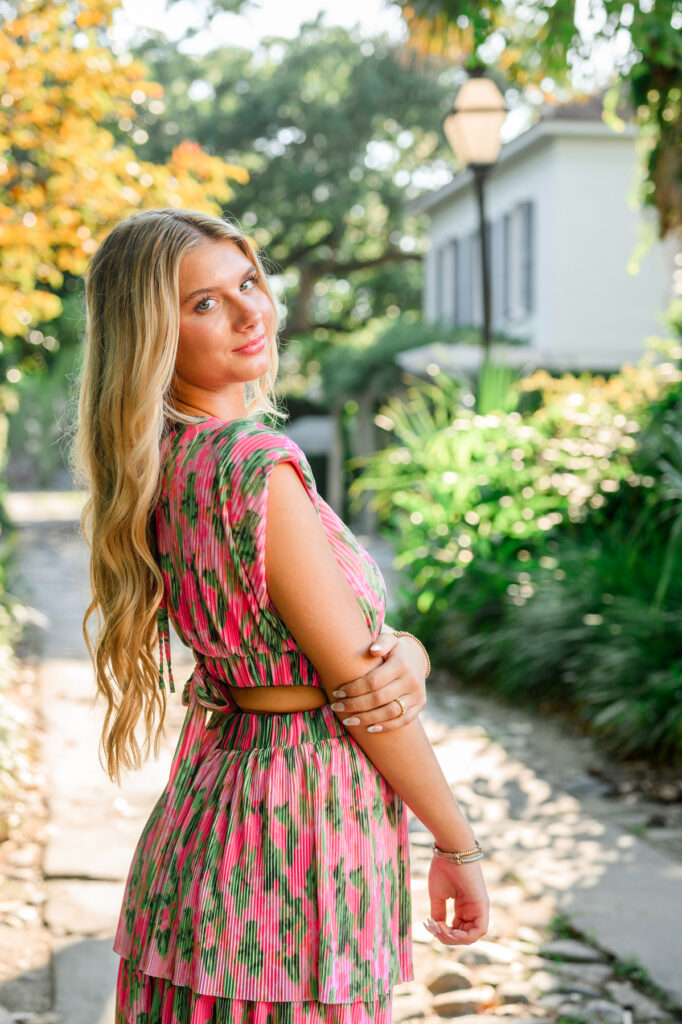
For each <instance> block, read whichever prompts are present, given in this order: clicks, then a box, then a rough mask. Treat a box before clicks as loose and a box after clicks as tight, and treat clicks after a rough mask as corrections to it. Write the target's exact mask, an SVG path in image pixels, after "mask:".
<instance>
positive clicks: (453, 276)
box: [450, 238, 462, 327]
mask: <svg viewBox="0 0 682 1024" xmlns="http://www.w3.org/2000/svg"><path fill="white" fill-rule="evenodd" d="M461 248H462V247H461V245H460V244H459V239H458V238H453V239H452V241H451V242H450V252H451V253H452V263H451V264H450V280H451V282H452V324H453V326H454V327H458V326H459V319H458V317H459V312H460V305H461V293H460V287H459V264H460V261H461V259H462V254H461Z"/></svg>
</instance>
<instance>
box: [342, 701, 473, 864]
mask: <svg viewBox="0 0 682 1024" xmlns="http://www.w3.org/2000/svg"><path fill="white" fill-rule="evenodd" d="M348 732H349V735H351V736H352V737H353V739H354V740H355V741H356V743H358V744H359V746H360V747H361V748H362V749H363V751H364V752H365V753H366V754H367V756H368V757H369V759H370V761H372V763H373V764H374V765H375V766H376V767H377V768H378V769H379V771H380V772H381V774H382V775H383V776H384V778H385V779H386V781H387V782H388V783H389V785H390V786H392V787H393V789H394V790H395V791H396V793H398V795H399V796H401V797H402V798H403V800H404V801H405V803H406V804H407V806H408V807H409V808H410V810H411V811H412V812H413V813H414V814H415V815H416V816H417V818H419V820H420V821H421V823H422V824H423V825H424V826H425V827H426V828H427V829H428V830H429V832H431V834H432V835H433V837H434V839H435V840H436V842H437V843H438V845H439V846H440V847H441V849H444V850H468V849H470V848H471V847H472V846H473V832H472V829H471V826H470V825H469V823H468V822H467V820H466V818H465V817H464V814H463V813H462V811H461V809H460V807H459V804H458V803H457V801H456V800H455V798H454V796H453V795H452V792H451V790H450V787H449V785H448V782H447V779H446V778H445V776H444V775H443V771H442V769H441V767H440V764H439V763H438V759H437V757H436V755H435V752H434V750H433V747H432V746H431V743H430V741H429V739H428V737H427V735H426V733H425V731H424V727H423V725H422V724H421V722H420V720H419V719H418V718H415V719H414V721H412V722H408V723H407V725H404V726H403V727H402V729H396V730H394V731H392V732H390V733H386V734H384V735H382V734H381V733H368V732H367V730H366V729H360V728H355V729H354V728H353V727H352V726H349V727H348Z"/></svg>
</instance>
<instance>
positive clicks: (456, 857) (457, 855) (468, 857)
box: [431, 839, 485, 864]
mask: <svg viewBox="0 0 682 1024" xmlns="http://www.w3.org/2000/svg"><path fill="white" fill-rule="evenodd" d="M474 842H475V844H476V845H475V846H474V848H473V849H472V850H454V851H452V852H450V851H448V850H441V848H440V847H439V846H437V845H436V843H435V841H434V843H433V846H432V847H431V849H432V850H433V852H434V854H435V855H436V856H437V857H445V858H446V859H447V860H452V861H454V862H455V864H472V863H473V862H474V861H475V860H480V859H481V857H485V850H482V849H481V844H480V843H479V841H478V839H475V840H474Z"/></svg>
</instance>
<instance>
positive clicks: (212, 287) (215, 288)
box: [182, 263, 258, 306]
mask: <svg viewBox="0 0 682 1024" xmlns="http://www.w3.org/2000/svg"><path fill="white" fill-rule="evenodd" d="M252 270H255V271H256V272H258V267H257V266H256V265H255V263H250V264H249V265H248V267H247V268H246V270H245V271H244V273H243V274H242V276H241V278H240V281H243V280H244V278H245V277H247V276H248V274H250V273H251V271H252ZM217 291H220V285H219V284H208V285H206V287H205V288H195V290H194V291H193V292H190V293H189V295H186V296H185V298H184V299H183V300H182V305H183V306H184V305H185V303H186V302H189V300H190V299H193V298H194V296H195V295H201V293H202V292H217Z"/></svg>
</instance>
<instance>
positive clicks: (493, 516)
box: [353, 352, 682, 761]
mask: <svg viewBox="0 0 682 1024" xmlns="http://www.w3.org/2000/svg"><path fill="white" fill-rule="evenodd" d="M678 356H679V352H678ZM681 380H682V374H681V373H680V370H679V367H678V366H677V365H676V364H675V363H674V362H661V363H658V364H653V360H652V357H651V356H648V357H646V358H645V359H644V360H643V361H642V362H641V364H640V365H639V366H637V367H631V366H626V367H623V369H622V370H621V372H620V373H619V374H614V375H613V376H612V377H610V378H609V379H608V380H605V379H604V378H603V377H591V376H590V375H588V374H583V375H582V376H581V377H574V376H572V375H568V374H566V375H564V376H562V377H561V378H558V379H555V378H552V377H550V375H549V374H544V373H539V374H534V375H533V376H532V377H530V378H527V379H525V380H523V381H520V382H518V384H517V385H514V384H513V383H510V382H508V384H509V387H510V388H512V389H515V390H516V395H517V399H520V397H521V396H522V394H523V393H524V392H536V393H537V392H538V391H539V397H540V401H539V404H536V408H534V409H532V410H531V411H528V412H526V413H524V414H522V413H520V412H519V411H518V409H513V408H512V409H510V403H509V402H507V401H506V400H505V402H504V403H503V402H498V404H506V407H507V409H508V410H510V411H503V412H496V413H489V414H488V415H485V416H483V415H481V413H480V412H479V411H476V410H474V409H473V408H471V406H466V405H464V404H463V403H464V400H465V399H468V396H467V394H466V390H465V389H464V388H463V386H462V385H461V384H460V383H458V382H455V381H451V380H449V379H448V378H447V377H445V375H443V374H439V375H437V377H436V378H435V380H434V382H433V383H430V382H426V383H421V382H420V383H416V382H415V383H414V385H413V386H411V388H410V389H409V391H408V394H407V396H406V398H405V399H404V400H402V399H395V400H392V401H390V402H389V403H387V405H386V406H385V408H383V409H382V410H381V416H380V419H379V422H380V423H381V424H382V425H384V426H385V427H386V428H387V429H390V430H391V433H392V436H393V439H394V441H395V443H393V444H389V445H388V446H387V447H385V448H383V449H382V450H381V451H378V452H376V453H373V454H372V455H371V456H369V457H367V458H366V459H365V460H363V461H364V464H365V468H364V472H363V473H362V475H361V476H360V477H359V478H358V479H357V480H356V481H355V482H354V484H353V490H354V492H355V493H360V491H362V490H369V491H371V492H372V503H373V504H374V506H375V508H376V509H377V511H378V515H379V517H380V521H381V523H382V532H384V533H385V534H386V535H387V536H388V537H389V539H390V540H391V541H392V542H393V543H394V545H395V547H396V568H398V569H400V570H402V582H401V587H400V592H399V598H400V602H401V622H402V623H403V624H404V625H405V627H406V628H407V629H412V630H413V631H414V632H415V633H417V635H419V636H420V637H421V638H422V639H423V640H424V642H425V643H426V644H427V646H428V647H429V651H430V654H431V659H432V662H433V663H434V664H435V665H438V666H440V667H446V668H448V669H451V670H453V671H455V672H456V673H457V674H458V675H460V676H462V677H466V678H468V679H470V680H472V681H477V682H479V683H480V684H482V685H485V686H488V687H490V688H492V689H494V690H495V691H496V692H498V693H500V694H503V695H504V696H505V698H507V699H509V700H515V701H518V700H524V699H525V700H528V701H531V702H533V703H534V704H536V705H540V706H545V707H548V708H553V709H561V710H564V711H570V712H572V713H573V714H574V715H575V716H576V718H577V719H579V720H580V721H581V722H584V723H585V724H586V725H588V726H589V728H590V729H591V730H592V731H594V732H595V733H597V734H599V736H600V737H601V738H602V740H603V743H604V745H605V746H606V747H607V748H608V749H609V750H611V751H612V753H614V754H615V755H617V756H621V757H628V756H640V757H641V756H647V757H649V758H651V759H653V760H668V761H677V760H682V679H681V672H680V664H681V662H680V655H681V654H682V640H681V639H680V638H681V636H682V631H681V629H680V626H681V625H682V571H681V570H682V544H680V540H679V538H680V533H681V532H682V445H681V443H680V442H682V435H681V433H680V424H681V423H682V385H681V383H680V381H681ZM482 393H483V394H484V393H485V392H484V391H483V389H479V394H482ZM500 394H502V395H504V388H502V389H501V390H500Z"/></svg>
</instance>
